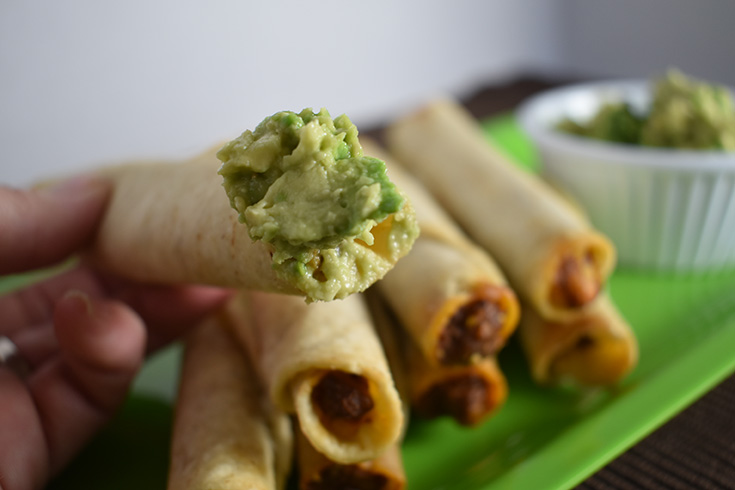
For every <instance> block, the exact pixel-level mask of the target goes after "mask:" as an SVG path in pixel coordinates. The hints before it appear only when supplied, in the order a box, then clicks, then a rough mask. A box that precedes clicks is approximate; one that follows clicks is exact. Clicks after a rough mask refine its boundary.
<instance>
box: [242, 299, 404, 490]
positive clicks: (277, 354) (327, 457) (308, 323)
mask: <svg viewBox="0 0 735 490" xmlns="http://www.w3.org/2000/svg"><path fill="white" fill-rule="evenodd" d="M231 311H233V313H234V314H235V315H236V316H237V317H238V318H243V319H246V321H242V322H238V324H237V325H236V331H237V334H238V337H239V338H240V340H241V341H242V342H243V343H244V345H245V346H246V348H247V350H248V351H249V352H250V353H251V355H252V357H253V359H254V363H255V365H256V369H257V370H258V373H259V375H260V376H261V379H263V381H264V385H265V386H266V390H267V391H268V393H269V396H270V398H271V401H272V402H273V403H274V404H275V405H276V406H278V407H279V408H281V409H283V410H285V411H286V412H288V413H292V414H294V415H295V416H296V418H297V421H298V427H299V428H300V434H301V435H299V437H302V436H303V439H302V440H301V442H300V443H299V450H300V451H301V453H300V456H299V464H300V466H301V467H302V472H303V473H304V474H305V475H310V476H312V477H313V479H312V480H314V479H315V481H316V482H317V483H314V485H317V486H314V487H313V488H321V487H320V486H318V482H321V481H322V480H323V479H327V480H328V481H331V480H330V479H336V480H334V481H339V482H342V481H343V480H341V479H344V478H347V479H349V478H354V479H356V480H359V481H363V482H365V481H373V479H374V478H377V479H378V480H381V479H382V477H383V476H384V473H385V471H388V469H390V468H396V467H397V468H398V469H400V470H401V471H402V464H400V460H399V461H398V464H393V466H392V467H391V466H390V464H391V463H389V464H386V465H383V466H378V465H379V464H382V462H385V461H384V459H385V458H388V459H389V460H390V458H391V457H390V453H386V451H392V449H391V448H392V447H393V446H394V445H395V444H396V443H397V442H398V441H399V438H400V436H401V434H402V432H403V427H404V420H405V419H404V414H403V410H402V406H401V401H400V397H399V395H398V392H397V390H396V387H395V383H394V381H393V377H392V374H391V371H390V368H389V366H388V362H387V359H386V357H385V353H384V351H383V348H382V345H381V342H380V340H379V338H378V336H377V333H376V332H375V329H374V325H373V322H372V319H371V318H370V315H369V312H368V310H367V307H366V305H365V303H364V299H363V297H362V296H361V295H352V296H349V297H347V298H345V299H343V300H340V301H333V302H329V303H313V304H306V303H305V302H304V301H303V300H302V299H299V298H296V297H291V296H285V295H279V294H269V293H258V292H242V293H241V294H240V296H239V297H238V298H237V300H236V301H234V302H233V304H232V309H231ZM395 455H396V453H395V452H394V453H393V457H395ZM391 461H395V460H394V459H393V460H391ZM368 462H370V463H369V464H367V463H368ZM366 464H367V466H366ZM391 471H392V470H391ZM402 480H403V476H401V475H398V476H395V477H394V476H391V478H390V479H387V480H385V482H386V484H387V485H388V486H384V487H382V488H386V489H389V488H400V486H399V487H395V486H390V485H393V483H395V482H400V481H402ZM348 481H349V480H348ZM381 481H382V480H381ZM302 482H303V485H304V488H309V487H308V486H307V483H306V482H305V480H303V481H302Z"/></svg>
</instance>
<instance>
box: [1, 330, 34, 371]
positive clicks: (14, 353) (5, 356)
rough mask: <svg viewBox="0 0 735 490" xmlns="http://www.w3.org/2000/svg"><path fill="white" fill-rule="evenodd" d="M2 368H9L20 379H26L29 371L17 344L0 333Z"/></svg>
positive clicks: (28, 366)
mask: <svg viewBox="0 0 735 490" xmlns="http://www.w3.org/2000/svg"><path fill="white" fill-rule="evenodd" d="M2 368H5V369H9V370H10V371H12V372H13V373H14V374H15V375H16V376H18V377H19V378H20V379H26V378H27V377H28V374H30V371H31V370H30V365H29V364H28V361H26V359H25V358H24V357H23V355H22V354H21V353H20V351H19V350H18V346H17V345H15V342H13V341H12V340H10V338H8V337H6V336H5V335H0V369H2Z"/></svg>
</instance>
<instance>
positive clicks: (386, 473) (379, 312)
mask: <svg viewBox="0 0 735 490" xmlns="http://www.w3.org/2000/svg"><path fill="white" fill-rule="evenodd" d="M364 297H365V299H366V302H367V305H368V308H369V310H370V314H371V317H372V318H373V324H374V326H375V330H376V332H377V333H378V337H379V338H380V342H381V344H382V345H383V349H384V351H385V355H386V357H387V359H388V364H389V366H390V370H391V373H392V374H393V379H394V381H395V384H396V389H397V390H398V393H399V396H400V397H401V401H402V406H403V412H404V417H405V420H406V421H407V420H408V415H409V406H408V386H407V382H406V381H407V380H406V378H405V366H404V359H403V352H402V348H401V346H400V345H399V338H398V336H397V335H396V334H397V332H395V331H394V328H395V324H394V322H393V321H392V320H390V319H389V317H388V315H389V313H390V312H388V311H387V306H386V305H385V303H384V301H383V300H382V298H380V297H379V295H378V294H377V292H375V291H374V290H372V289H371V290H368V291H367V292H366V293H365V294H364ZM406 426H407V422H406V423H404V429H405V427H406ZM403 436H404V433H401V436H400V437H399V439H398V440H397V441H396V442H394V443H393V444H392V445H390V446H389V447H388V448H387V449H386V450H385V451H383V452H382V453H381V454H380V455H379V456H378V457H377V458H374V459H369V460H366V461H361V462H359V463H354V464H340V463H337V462H335V461H332V460H330V459H329V458H327V457H326V456H324V455H323V454H321V453H319V452H318V451H317V450H316V449H314V446H312V445H311V443H309V441H308V439H307V438H306V437H305V436H304V435H303V433H302V432H298V431H297V436H296V440H297V445H296V447H297V450H296V459H297V464H298V468H299V481H300V488H301V489H302V490H320V489H324V490H331V489H335V488H356V489H358V488H359V489H364V490H368V489H374V490H401V489H403V488H405V486H406V472H405V470H404V467H403V458H402V455H401V443H402V440H403Z"/></svg>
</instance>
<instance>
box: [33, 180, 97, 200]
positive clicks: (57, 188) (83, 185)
mask: <svg viewBox="0 0 735 490" xmlns="http://www.w3.org/2000/svg"><path fill="white" fill-rule="evenodd" d="M106 186H107V184H106V183H105V181H103V180H102V179H100V178H99V177H95V176H91V175H79V176H76V177H71V178H68V179H63V180H59V181H56V182H52V183H50V184H49V185H47V186H44V187H41V188H40V189H39V192H41V193H42V194H45V195H47V196H52V197H55V198H58V197H74V198H77V199H78V198H85V197H87V196H89V195H92V194H99V193H101V192H104V191H105V189H106Z"/></svg>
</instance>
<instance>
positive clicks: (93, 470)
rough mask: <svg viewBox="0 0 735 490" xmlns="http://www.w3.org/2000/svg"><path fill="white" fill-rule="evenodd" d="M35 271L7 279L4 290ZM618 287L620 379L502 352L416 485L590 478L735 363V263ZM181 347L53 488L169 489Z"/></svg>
mask: <svg viewBox="0 0 735 490" xmlns="http://www.w3.org/2000/svg"><path fill="white" fill-rule="evenodd" d="M484 127H485V129H486V131H487V134H488V137H489V138H492V139H493V140H494V141H495V142H496V143H497V144H498V145H500V146H501V147H502V148H503V149H505V150H506V151H507V152H508V153H509V155H511V156H512V157H513V158H514V159H515V160H516V161H518V162H519V163H520V164H522V165H525V166H527V167H528V168H530V169H534V168H535V155H534V152H533V149H532V147H531V145H530V144H529V142H528V140H527V139H526V138H525V137H524V135H523V134H522V133H521V131H520V130H519V129H518V126H517V125H516V123H515V121H514V119H513V118H512V117H511V116H502V117H497V118H493V119H490V120H488V121H486V122H485V124H484ZM25 280H27V278H21V279H19V278H5V279H2V280H1V281H0V289H3V290H7V289H10V288H12V287H16V286H18V284H20V282H21V281H23V282H24V281H25ZM609 289H610V293H611V295H612V297H613V299H614V300H615V302H616V303H617V305H618V306H619V307H620V309H621V311H622V312H623V314H624V315H625V316H626V317H627V319H628V320H629V321H630V323H631V325H632V326H633V328H634V330H635V332H636V335H637V337H638V340H639V344H640V363H639V365H638V367H637V368H636V370H635V371H634V372H633V373H632V374H631V375H630V376H629V377H628V378H627V379H626V380H625V382H623V383H622V384H621V385H620V386H619V387H617V388H615V389H613V390H591V391H584V392H580V391H574V390H569V389H561V388H558V389H548V388H540V387H537V386H535V385H534V384H533V383H532V382H531V380H530V378H529V375H528V372H527V368H526V365H525V363H524V360H523V357H522V355H521V352H520V349H519V347H518V345H516V344H515V343H511V344H510V345H509V346H508V348H506V349H505V350H504V351H503V352H502V354H501V356H500V365H501V368H502V369H503V371H504V372H505V373H506V375H507V377H508V383H509V388H510V394H509V397H508V401H507V402H506V404H505V405H504V406H503V408H502V409H501V410H500V411H499V412H498V414H497V415H496V416H495V417H493V418H492V419H491V420H489V421H488V422H486V423H484V424H483V425H481V426H479V427H476V428H471V429H468V428H463V427H459V426H457V425H456V424H455V423H453V422H452V421H450V420H437V421H422V420H413V421H412V423H411V425H410V427H409V431H408V433H407V437H406V441H405V444H404V451H403V454H404V460H405V464H406V471H407V474H408V481H409V488H410V489H411V490H429V489H437V490H438V489H446V490H470V489H471V490H499V489H511V488H512V489H529V488H534V489H536V488H539V489H562V488H569V487H571V486H573V485H575V484H576V483H579V482H580V481H582V480H583V479H584V478H585V477H587V476H589V475H590V474H591V473H593V472H594V471H595V470H596V469H598V468H600V467H601V466H603V465H604V464H605V463H607V462H609V461H610V460H611V459H613V458H614V457H615V456H617V455H618V454H620V453H621V452H622V451H624V450H625V449H626V448H627V447H629V446H631V445H632V444H634V443H635V442H636V441H638V440H640V439H641V438H642V437H644V436H645V435H646V434H648V433H649V432H651V431H652V430H653V429H655V428H656V427H658V426H659V425H661V424H662V423H663V422H664V421H666V420H667V419H669V418H670V417H672V416H673V415H675V414H676V413H677V412H679V411H680V410H682V409H683V408H684V407H685V406H686V405H688V404H690V403H691V402H693V401H694V400H695V399H696V398H698V397H699V396H701V395H702V394H704V393H705V392H706V391H707V390H709V389H710V388H712V387H713V386H714V385H715V384H717V383H718V382H719V381H721V380H722V379H724V378H725V377H726V376H727V375H728V374H729V373H731V372H733V371H734V370H735V356H733V354H732V352H733V346H735V295H733V294H731V292H732V291H733V290H735V272H725V273H719V274H717V275H708V276H706V277H670V276H665V275H658V276H654V275H649V274H644V273H638V272H635V271H629V270H625V269H619V270H618V271H617V272H616V273H615V274H614V276H613V277H612V279H611V281H610V284H609ZM179 355H180V347H179V346H173V347H171V348H169V349H167V350H165V351H163V352H161V353H159V354H158V355H157V356H155V357H154V358H153V359H151V361H150V362H149V363H148V364H147V365H146V367H145V368H144V369H143V371H142V372H141V374H140V376H139V378H138V380H137V381H136V384H135V386H134V389H133V392H132V394H131V395H130V396H129V398H128V400H127V402H126V403H125V405H124V407H123V408H122V410H121V411H120V413H119V414H118V416H117V417H116V418H115V419H114V420H113V422H112V423H111V424H110V426H109V427H108V428H106V429H105V430H104V431H103V432H102V433H100V434H99V436H97V437H96V439H95V440H94V441H93V442H92V443H91V444H90V445H89V446H88V447H87V448H86V449H85V451H84V452H83V453H82V454H81V455H80V456H79V457H78V458H77V459H76V460H75V461H74V462H73V463H72V464H71V466H69V467H68V469H67V470H66V471H65V472H64V473H62V474H61V475H60V476H59V477H58V478H57V479H56V480H55V481H54V482H52V484H51V485H50V487H49V488H51V489H79V488H95V489H130V488H135V489H149V488H150V489H161V488H165V482H166V472H167V466H168V444H169V439H170V433H171V418H172V400H173V397H174V393H175V390H176V384H177V370H178V362H179Z"/></svg>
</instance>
